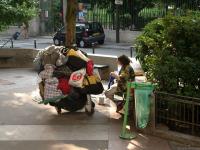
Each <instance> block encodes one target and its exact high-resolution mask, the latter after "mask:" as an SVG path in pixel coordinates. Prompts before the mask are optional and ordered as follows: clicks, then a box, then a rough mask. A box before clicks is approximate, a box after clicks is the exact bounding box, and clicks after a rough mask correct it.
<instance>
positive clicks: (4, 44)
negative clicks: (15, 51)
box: [0, 38, 13, 48]
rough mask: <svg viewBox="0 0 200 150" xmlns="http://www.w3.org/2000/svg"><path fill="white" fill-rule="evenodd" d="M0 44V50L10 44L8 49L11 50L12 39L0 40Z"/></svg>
mask: <svg viewBox="0 0 200 150" xmlns="http://www.w3.org/2000/svg"><path fill="white" fill-rule="evenodd" d="M0 42H1V43H2V44H0V48H4V47H5V46H6V45H7V44H9V43H10V48H13V39H12V38H10V39H6V40H0Z"/></svg>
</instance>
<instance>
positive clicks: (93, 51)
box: [92, 43, 95, 54]
mask: <svg viewBox="0 0 200 150" xmlns="http://www.w3.org/2000/svg"><path fill="white" fill-rule="evenodd" d="M92 53H93V54H95V49H94V43H92Z"/></svg>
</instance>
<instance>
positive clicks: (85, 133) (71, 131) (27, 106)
mask: <svg viewBox="0 0 200 150" xmlns="http://www.w3.org/2000/svg"><path fill="white" fill-rule="evenodd" d="M36 83H37V74H36V73H35V72H33V71H32V70H31V69H0V150H27V149H28V150H171V148H170V145H171V144H170V143H169V141H166V140H164V139H160V138H157V137H153V136H149V135H144V134H137V137H136V139H134V140H131V141H128V140H122V139H120V138H119V133H120V130H121V126H122V118H121V116H120V115H119V114H117V113H115V106H114V104H113V103H111V102H110V101H107V102H106V105H105V106H101V105H98V104H97V99H96V98H95V97H93V100H94V101H95V103H96V112H95V114H94V115H93V116H87V115H86V114H85V113H84V112H79V113H78V112H77V113H67V112H65V113H63V114H62V115H60V116H59V115H57V114H56V111H55V109H54V108H53V107H50V106H48V105H39V104H37V103H35V102H33V101H32V99H33V97H34V95H35V94H36V93H37V84H36ZM173 150H175V149H173ZM177 150H178V149H177Z"/></svg>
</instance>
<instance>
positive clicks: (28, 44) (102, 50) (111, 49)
mask: <svg viewBox="0 0 200 150" xmlns="http://www.w3.org/2000/svg"><path fill="white" fill-rule="evenodd" d="M1 39H4V40H3V41H5V40H6V39H8V37H2V38H1ZM34 41H36V43H34ZM2 44H3V42H2V41H1V43H0V45H2ZM35 44H36V48H37V49H44V48H45V47H47V46H49V45H52V44H53V40H52V37H51V36H43V37H35V38H33V37H31V38H29V39H19V40H13V47H14V48H34V47H35ZM5 47H11V42H9V43H8V44H6V46H5ZM130 47H131V43H118V44H117V43H114V42H105V44H103V45H96V46H95V48H94V52H95V54H101V55H112V56H120V55H122V54H124V55H127V56H130V55H131V52H130ZM80 49H81V50H83V51H84V52H86V53H89V54H91V53H93V49H92V48H91V47H89V48H80ZM133 56H135V51H134V50H133Z"/></svg>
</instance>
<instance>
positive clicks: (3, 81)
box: [0, 79, 15, 85]
mask: <svg viewBox="0 0 200 150" xmlns="http://www.w3.org/2000/svg"><path fill="white" fill-rule="evenodd" d="M12 84H15V83H14V82H10V81H8V80H2V79H0V85H12Z"/></svg>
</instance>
